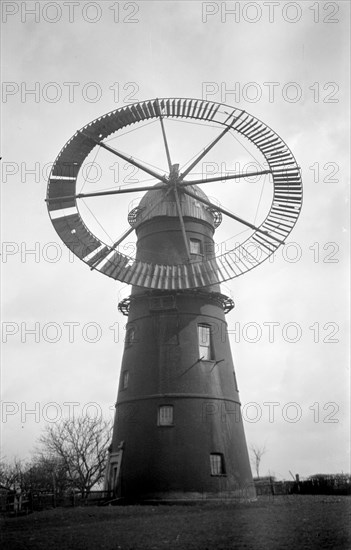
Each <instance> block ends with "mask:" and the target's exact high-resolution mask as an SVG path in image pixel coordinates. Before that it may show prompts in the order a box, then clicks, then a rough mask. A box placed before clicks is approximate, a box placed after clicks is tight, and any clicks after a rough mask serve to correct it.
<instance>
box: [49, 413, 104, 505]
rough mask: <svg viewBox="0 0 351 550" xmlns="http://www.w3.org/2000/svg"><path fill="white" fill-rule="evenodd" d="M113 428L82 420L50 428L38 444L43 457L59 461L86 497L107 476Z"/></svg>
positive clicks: (102, 422)
mask: <svg viewBox="0 0 351 550" xmlns="http://www.w3.org/2000/svg"><path fill="white" fill-rule="evenodd" d="M110 438H111V424H110V423H109V422H106V421H104V420H103V419H102V418H101V417H97V418H91V417H89V416H80V417H75V418H70V419H64V420H61V421H60V422H57V423H56V424H54V425H50V426H47V428H46V430H45V433H44V435H42V436H41V438H40V440H39V442H40V444H41V447H42V452H43V455H44V456H51V457H57V458H60V459H61V461H62V463H63V465H64V467H65V470H66V472H67V477H68V480H69V481H70V484H71V486H75V487H76V488H77V489H79V490H80V491H81V492H82V495H83V496H84V497H86V496H87V495H88V494H89V492H90V490H91V488H92V487H93V486H94V485H95V484H96V483H98V482H99V481H101V480H102V479H103V477H104V474H105V466H106V459H107V449H108V445H109V443H110Z"/></svg>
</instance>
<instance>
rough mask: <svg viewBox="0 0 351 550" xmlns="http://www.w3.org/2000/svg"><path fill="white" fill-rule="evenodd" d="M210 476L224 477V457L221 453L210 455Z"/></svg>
mask: <svg viewBox="0 0 351 550" xmlns="http://www.w3.org/2000/svg"><path fill="white" fill-rule="evenodd" d="M210 466H211V476H223V475H225V468H224V457H223V455H222V453H211V454H210Z"/></svg>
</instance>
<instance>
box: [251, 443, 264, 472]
mask: <svg viewBox="0 0 351 550" xmlns="http://www.w3.org/2000/svg"><path fill="white" fill-rule="evenodd" d="M266 452H267V451H266V447H265V446H263V447H259V446H258V445H250V453H251V464H252V465H253V466H254V468H255V470H256V474H257V477H258V478H259V477H260V465H261V460H262V457H263V455H264V454H265V453H266Z"/></svg>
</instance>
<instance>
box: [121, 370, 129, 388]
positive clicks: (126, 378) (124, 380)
mask: <svg viewBox="0 0 351 550" xmlns="http://www.w3.org/2000/svg"><path fill="white" fill-rule="evenodd" d="M128 382H129V372H128V371H127V370H125V371H124V373H123V376H122V389H123V390H125V389H127V388H128Z"/></svg>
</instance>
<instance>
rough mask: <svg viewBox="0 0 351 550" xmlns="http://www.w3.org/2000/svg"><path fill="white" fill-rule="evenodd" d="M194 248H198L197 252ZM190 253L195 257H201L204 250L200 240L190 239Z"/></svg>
mask: <svg viewBox="0 0 351 550" xmlns="http://www.w3.org/2000/svg"><path fill="white" fill-rule="evenodd" d="M193 247H196V250H194V249H193ZM189 252H190V254H193V255H194V256H201V254H202V248H201V241H200V240H199V239H189Z"/></svg>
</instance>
